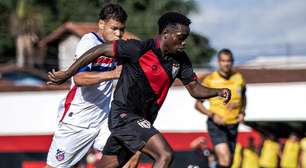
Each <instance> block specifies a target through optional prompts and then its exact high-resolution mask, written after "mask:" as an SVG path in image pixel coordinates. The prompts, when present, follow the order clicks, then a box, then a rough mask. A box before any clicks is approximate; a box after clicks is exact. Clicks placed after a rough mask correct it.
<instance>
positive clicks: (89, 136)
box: [47, 4, 127, 168]
mask: <svg viewBox="0 0 306 168" xmlns="http://www.w3.org/2000/svg"><path fill="white" fill-rule="evenodd" d="M126 19H127V14H126V12H125V11H124V9H122V7H121V6H119V5H116V4H108V5H106V6H104V7H103V9H102V10H101V12H100V18H99V23H98V27H99V29H98V31H97V32H91V33H88V34H85V35H84V36H83V37H82V38H81V40H80V42H79V43H78V45H77V48H76V53H75V57H76V59H77V58H78V57H79V56H81V55H82V54H84V53H85V52H86V51H87V50H89V49H90V48H92V47H94V46H97V45H100V44H103V43H104V42H108V41H113V40H118V39H121V38H122V37H123V34H124V29H125V22H126ZM116 65H117V62H116V60H114V59H110V58H105V57H102V56H101V57H99V58H97V59H96V60H94V61H93V62H91V63H90V64H88V65H86V66H84V67H81V68H80V69H79V71H78V73H77V74H76V75H74V76H73V78H72V80H71V81H72V84H71V88H70V91H69V92H68V94H67V96H66V99H65V101H64V105H63V107H64V109H62V110H61V111H60V112H59V117H58V119H59V124H58V128H57V130H56V131H55V133H54V137H53V140H52V144H51V146H50V149H49V153H48V157H47V167H57V168H62V167H63V168H64V167H65V168H67V167H72V166H74V165H75V164H76V163H78V162H79V161H80V160H81V159H82V158H83V157H84V156H85V155H86V153H87V152H88V151H89V150H90V148H92V147H93V148H94V149H96V150H99V151H102V149H103V147H104V145H105V143H106V140H107V138H108V136H109V135H110V132H109V129H108V125H107V118H108V113H109V106H110V99H111V95H112V87H113V81H112V79H117V78H119V76H120V73H121V69H120V68H119V67H117V68H116Z"/></svg>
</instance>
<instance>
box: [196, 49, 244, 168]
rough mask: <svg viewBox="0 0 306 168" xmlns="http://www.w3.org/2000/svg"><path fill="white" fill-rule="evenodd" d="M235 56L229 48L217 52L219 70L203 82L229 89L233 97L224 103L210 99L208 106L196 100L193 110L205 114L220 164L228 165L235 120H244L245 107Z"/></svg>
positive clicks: (233, 147) (235, 124)
mask: <svg viewBox="0 0 306 168" xmlns="http://www.w3.org/2000/svg"><path fill="white" fill-rule="evenodd" d="M233 63H234V57H233V54H232V52H231V51H230V50H229V49H222V50H221V51H219V53H218V64H219V69H218V70H217V71H215V72H213V73H211V74H210V75H208V76H207V77H206V78H205V79H204V80H203V82H202V84H203V85H204V86H206V87H212V88H229V89H230V90H231V93H232V99H231V100H230V102H229V103H228V104H226V105H225V104H223V102H222V100H221V99H220V98H211V99H209V108H208V109H207V108H206V107H204V106H203V101H201V100H198V101H197V102H196V105H195V107H196V109H197V110H198V111H200V112H201V113H203V114H205V115H207V116H208V120H207V128H208V133H209V135H210V137H211V139H212V141H213V144H214V150H215V152H216V154H217V157H218V162H219V167H229V166H230V165H231V162H232V155H233V153H234V149H235V144H236V137H237V133H238V123H240V122H242V121H243V120H244V116H245V107H246V95H245V91H246V87H245V82H244V79H243V77H242V75H241V74H240V73H238V72H235V71H233Z"/></svg>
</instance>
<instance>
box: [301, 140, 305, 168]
mask: <svg viewBox="0 0 306 168" xmlns="http://www.w3.org/2000/svg"><path fill="white" fill-rule="evenodd" d="M300 145H301V150H302V158H301V159H302V168H306V137H305V138H303V139H302V140H301V142H300Z"/></svg>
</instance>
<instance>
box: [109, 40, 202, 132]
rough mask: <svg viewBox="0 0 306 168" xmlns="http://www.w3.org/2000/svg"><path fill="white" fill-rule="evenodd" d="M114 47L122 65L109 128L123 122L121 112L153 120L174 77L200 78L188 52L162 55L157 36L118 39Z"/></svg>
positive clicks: (186, 82) (182, 78) (192, 79)
mask: <svg viewBox="0 0 306 168" xmlns="http://www.w3.org/2000/svg"><path fill="white" fill-rule="evenodd" d="M113 50H114V53H115V57H116V58H117V59H118V61H119V62H121V63H122V64H123V69H122V73H121V77H120V78H119V81H118V83H117V87H116V90H115V93H114V100H113V101H112V107H111V113H110V116H109V117H110V128H112V127H116V126H117V125H118V124H120V121H119V119H120V114H122V113H125V114H127V115H137V116H141V117H144V118H145V119H147V120H148V121H150V122H151V123H153V122H154V121H155V118H156V116H157V112H158V110H159V109H160V107H161V105H162V104H163V102H164V100H165V98H166V96H167V93H168V90H169V88H170V86H171V84H172V83H173V81H174V80H175V79H176V78H178V79H180V80H181V81H182V82H183V84H184V85H186V84H188V83H190V82H192V81H194V80H196V79H197V78H196V75H195V73H194V72H193V69H192V65H191V62H190V60H189V58H188V56H187V55H186V53H185V52H180V53H177V54H172V55H162V52H161V50H160V46H159V39H158V38H157V39H149V40H146V41H138V40H127V41H123V40H117V41H114V42H113ZM125 114H124V115H125Z"/></svg>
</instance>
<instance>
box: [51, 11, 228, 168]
mask: <svg viewBox="0 0 306 168" xmlns="http://www.w3.org/2000/svg"><path fill="white" fill-rule="evenodd" d="M190 23H191V21H190V20H189V19H188V18H187V17H186V16H184V15H182V14H180V13H176V12H168V13H166V14H164V15H163V16H161V18H160V19H159V21H158V24H159V35H158V36H157V37H156V38H155V39H149V40H146V41H138V40H128V41H122V40H117V41H113V42H112V43H105V44H103V45H99V46H97V47H94V48H92V49H90V50H89V51H87V52H86V53H85V54H84V55H83V56H81V57H80V58H79V59H78V60H77V61H76V62H75V63H74V64H73V65H72V66H71V67H69V69H68V70H67V71H58V72H53V73H49V78H50V80H51V82H53V83H55V84H60V83H62V82H63V81H65V80H66V79H68V78H69V77H70V76H72V75H73V74H75V73H76V71H77V70H78V69H79V67H81V66H83V65H86V64H88V63H89V62H91V61H92V60H94V59H95V58H97V57H99V56H101V55H104V56H106V57H113V58H117V59H118V61H120V62H121V63H122V64H123V70H122V73H121V76H120V79H119V81H118V84H117V87H116V90H115V93H114V100H113V102H112V107H111V112H110V114H109V115H110V116H109V127H110V130H111V135H110V137H109V138H108V141H107V144H106V146H105V148H104V150H103V153H104V156H103V158H102V161H101V165H99V166H100V167H118V166H119V167H120V166H122V165H123V164H124V163H125V162H127V160H128V159H129V158H130V157H131V156H132V154H133V153H135V152H136V151H137V150H140V151H142V152H143V153H145V154H147V155H149V156H150V157H152V158H153V159H154V160H155V163H154V167H169V165H170V163H171V161H172V158H173V155H172V149H171V147H170V146H169V144H168V143H167V141H166V140H165V139H164V137H163V136H162V135H161V134H160V133H159V131H158V130H156V129H155V128H154V127H153V126H152V124H153V123H154V121H155V118H156V116H157V112H158V110H159V109H160V107H161V105H162V104H163V101H164V100H165V97H166V95H167V92H168V90H169V87H170V86H171V84H172V83H173V81H174V80H175V79H176V78H178V79H180V80H181V81H182V82H183V84H184V85H185V87H186V88H187V90H188V91H189V93H190V94H191V96H193V97H194V98H196V99H205V98H210V97H215V96H221V97H224V98H225V102H228V101H229V100H230V91H229V90H228V89H212V88H207V87H203V86H201V84H200V83H199V82H198V81H197V77H196V75H195V73H194V72H193V69H192V65H191V63H190V60H189V58H188V56H187V54H186V53H185V52H184V48H185V46H186V39H187V37H188V35H189V33H190V29H189V24H190Z"/></svg>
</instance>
